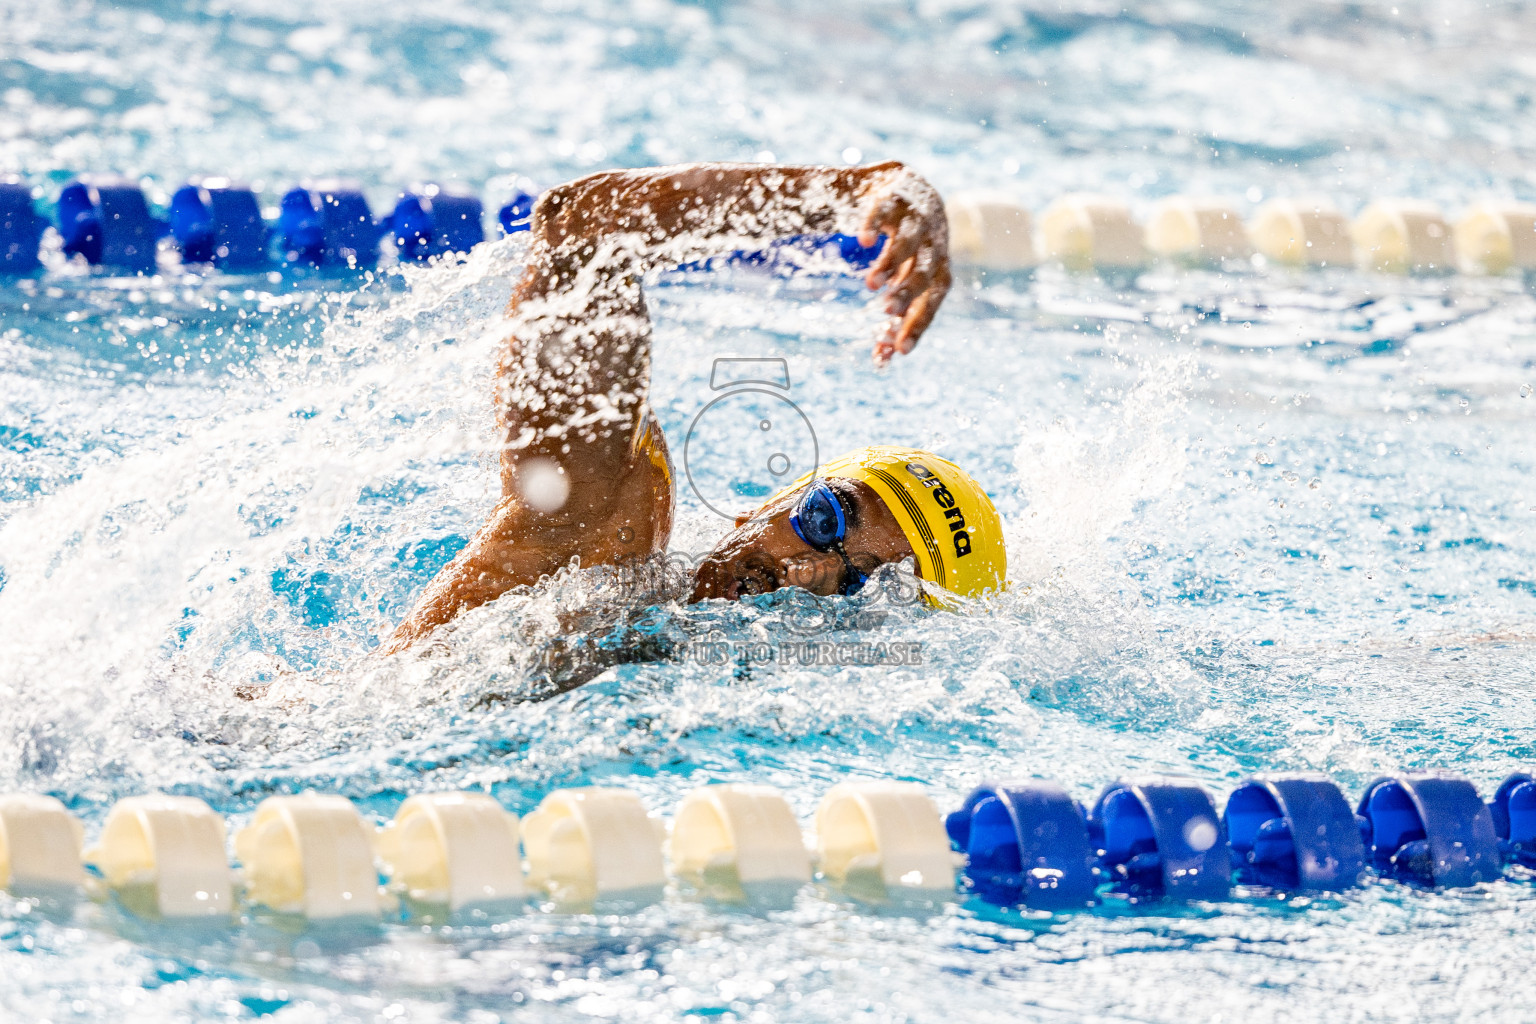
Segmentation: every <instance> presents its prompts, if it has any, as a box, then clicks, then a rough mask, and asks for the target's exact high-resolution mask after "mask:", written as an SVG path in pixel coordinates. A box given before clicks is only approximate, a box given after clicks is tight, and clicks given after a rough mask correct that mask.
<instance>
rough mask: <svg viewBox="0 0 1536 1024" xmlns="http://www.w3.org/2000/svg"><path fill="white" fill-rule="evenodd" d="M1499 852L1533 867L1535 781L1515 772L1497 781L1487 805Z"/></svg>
mask: <svg viewBox="0 0 1536 1024" xmlns="http://www.w3.org/2000/svg"><path fill="white" fill-rule="evenodd" d="M1488 810H1489V813H1490V815H1491V816H1492V818H1493V832H1494V835H1496V836H1497V837H1498V840H1499V853H1500V854H1502V855H1503V857H1504V859H1505V860H1508V861H1512V862H1514V863H1516V864H1520V865H1522V866H1524V867H1528V868H1536V780H1533V779H1532V777H1531V775H1530V774H1529V773H1527V772H1515V773H1514V774H1513V775H1511V776H1509V777H1508V778H1507V779H1505V780H1504V781H1503V782H1501V783H1500V784H1499V788H1498V790H1496V791H1495V792H1494V794H1493V800H1491V801H1490V802H1489V804H1488Z"/></svg>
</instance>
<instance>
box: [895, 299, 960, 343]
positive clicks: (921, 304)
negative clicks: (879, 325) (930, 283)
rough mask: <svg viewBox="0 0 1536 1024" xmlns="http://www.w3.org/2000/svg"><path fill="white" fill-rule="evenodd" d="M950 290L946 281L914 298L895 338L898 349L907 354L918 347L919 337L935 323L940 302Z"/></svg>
mask: <svg viewBox="0 0 1536 1024" xmlns="http://www.w3.org/2000/svg"><path fill="white" fill-rule="evenodd" d="M948 291H949V283H948V282H947V281H946V282H944V284H943V286H942V287H934V288H930V289H928V290H927V291H925V292H923V294H921V295H919V296H918V297H917V298H916V299H913V300H912V307H911V308H910V309H908V310H907V315H906V316H905V317H903V318H902V321H901V324H900V326H899V327H897V329H896V337H895V338H894V339H893V344H894V345H895V347H896V351H898V352H901V353H903V354H905V353H907V352H911V351H912V350H913V349H914V348H916V347H917V339H918V338H921V337H922V336H923V332H924V331H926V330H928V326H929V325H930V324H932V323H933V318H934V316H936V315H937V314H938V312H939V304H940V303H942V302H943V301H944V296H945V294H946V293H947V292H948Z"/></svg>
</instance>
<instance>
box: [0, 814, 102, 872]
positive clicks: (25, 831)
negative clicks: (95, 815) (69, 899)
mask: <svg viewBox="0 0 1536 1024" xmlns="http://www.w3.org/2000/svg"><path fill="white" fill-rule="evenodd" d="M83 835H84V831H83V829H82V828H81V827H80V822H78V821H76V820H75V817H74V816H73V815H72V814H70V813H69V811H68V810H66V809H65V807H64V805H63V804H62V803H60V802H59V801H58V800H56V799H54V798H53V797H51V796H41V795H38V794H35V793H7V794H3V795H0V889H23V890H25V889H47V888H67V887H72V886H77V885H79V884H80V883H81V882H83V881H84V880H85V873H84V871H83V870H82V869H81V866H80V843H81V839H82V837H83Z"/></svg>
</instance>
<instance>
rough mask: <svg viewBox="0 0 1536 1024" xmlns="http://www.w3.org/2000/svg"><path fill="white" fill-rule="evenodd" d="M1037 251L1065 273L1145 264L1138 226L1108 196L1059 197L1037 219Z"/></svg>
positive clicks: (1126, 207)
mask: <svg viewBox="0 0 1536 1024" xmlns="http://www.w3.org/2000/svg"><path fill="white" fill-rule="evenodd" d="M1040 249H1041V252H1042V253H1043V254H1044V255H1045V257H1046V258H1047V259H1053V260H1059V261H1061V263H1062V264H1063V265H1065V266H1066V267H1067V268H1068V269H1069V270H1094V269H1098V270H1127V269H1132V268H1135V267H1140V266H1142V265H1143V264H1145V263H1146V262H1147V250H1146V246H1145V244H1144V243H1143V232H1142V229H1141V225H1139V224H1137V223H1136V221H1135V220H1134V219H1133V218H1132V217H1131V210H1130V207H1128V206H1126V205H1125V203H1123V202H1121V201H1120V200H1118V199H1113V198H1111V197H1109V196H1099V195H1089V194H1087V193H1073V194H1070V195H1065V196H1062V197H1061V198H1059V199H1057V200H1056V201H1055V202H1054V203H1052V204H1051V205H1050V206H1048V207H1046V210H1045V212H1044V213H1042V214H1041V215H1040Z"/></svg>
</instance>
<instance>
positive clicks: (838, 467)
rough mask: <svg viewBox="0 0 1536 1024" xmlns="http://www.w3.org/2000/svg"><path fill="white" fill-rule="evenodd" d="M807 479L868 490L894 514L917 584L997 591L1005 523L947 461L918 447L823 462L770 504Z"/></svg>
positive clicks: (1004, 562)
mask: <svg viewBox="0 0 1536 1024" xmlns="http://www.w3.org/2000/svg"><path fill="white" fill-rule="evenodd" d="M812 476H820V477H823V478H825V479H840V480H860V481H863V482H864V483H865V484H867V485H869V488H870V490H872V491H874V492H875V493H876V494H877V495H879V496H880V500H881V501H883V502H885V507H886V508H888V509H890V510H891V515H893V516H895V517H896V523H897V525H898V526H900V527H901V532H902V533H903V534H905V535H906V538H907V543H908V544H911V545H912V551H913V553H915V554H916V555H917V574H918V575H919V576H921V577H922V578H923V579H925V580H928V581H929V582H931V583H937V584H938V585H939V586H941V587H943V588H944V589H945V590H948V591H951V592H952V593H956V594H959V595H961V596H963V597H976V596H978V595H980V594H982V593H984V592H986V591H988V590H1001V589H1002V588H1003V581H1004V579H1005V578H1006V577H1007V575H1008V552H1007V549H1006V547H1005V545H1004V542H1003V521H1002V519H1001V518H1000V517H999V516H998V514H997V509H996V508H994V507H993V505H992V499H991V498H988V497H987V492H986V491H984V490H982V489H981V485H980V484H978V483H977V482H976V481H975V480H974V479H972V478H971V475H970V474H969V473H967V472H966V471H965V470H963V469H961V468H960V467H959V466H957V465H955V464H954V463H953V462H950V461H949V460H948V459H941V458H939V457H938V456H937V455H935V454H933V453H932V452H925V451H921V450H919V449H916V448H893V447H891V446H889V445H876V446H874V447H870V448H861V449H859V450H858V451H854V452H849V453H848V454H847V455H844V456H841V457H840V458H836V459H833V460H832V461H831V462H827V463H824V464H823V465H822V466H821V467H820V468H819V469H818V470H817V471H816V473H814V474H812V473H807V474H806V475H805V476H803V477H801V478H800V479H799V480H796V481H795V482H794V483H792V484H790V485H789V486H788V487H786V488H785V489H784V490H782V491H780V492H779V494H777V495H775V496H774V499H770V501H771V500H776V499H777V498H778V497H780V496H782V495H784V494H788V493H790V492H792V491H794V490H796V489H798V488H800V487H804V486H805V485H806V484H807V483H808V482H809V481H810V479H811V477H812Z"/></svg>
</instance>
